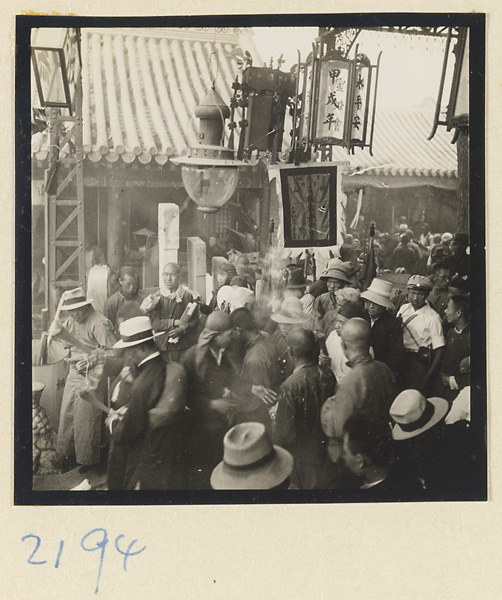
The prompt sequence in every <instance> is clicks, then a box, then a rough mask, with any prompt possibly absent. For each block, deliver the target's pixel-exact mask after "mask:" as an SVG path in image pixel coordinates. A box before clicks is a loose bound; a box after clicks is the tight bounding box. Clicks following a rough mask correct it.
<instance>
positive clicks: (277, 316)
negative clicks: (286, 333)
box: [270, 313, 310, 325]
mask: <svg viewBox="0 0 502 600" xmlns="http://www.w3.org/2000/svg"><path fill="white" fill-rule="evenodd" d="M309 318H310V317H309V316H308V315H305V316H304V317H287V316H286V315H281V313H273V314H272V315H270V319H271V320H272V321H275V322H276V323H289V324H292V325H293V324H298V325H299V324H300V323H306V322H307V321H308V320H309Z"/></svg>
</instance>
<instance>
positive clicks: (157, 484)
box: [106, 316, 187, 490]
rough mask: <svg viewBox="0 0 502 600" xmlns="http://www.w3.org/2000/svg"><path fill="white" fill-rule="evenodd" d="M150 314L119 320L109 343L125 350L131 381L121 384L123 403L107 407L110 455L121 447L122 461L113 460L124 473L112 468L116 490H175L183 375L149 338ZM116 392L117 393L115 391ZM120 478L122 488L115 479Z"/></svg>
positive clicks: (151, 336)
mask: <svg viewBox="0 0 502 600" xmlns="http://www.w3.org/2000/svg"><path fill="white" fill-rule="evenodd" d="M158 335H162V332H158V333H156V334H154V333H153V331H152V324H151V322H150V319H149V318H148V317H145V316H141V317H133V318H132V319H128V320H127V321H124V322H123V323H121V325H120V340H119V341H118V342H117V343H116V344H115V345H114V348H119V349H124V350H125V355H126V360H127V361H128V363H129V364H130V365H131V371H132V375H133V379H132V382H131V383H130V385H129V386H128V387H127V388H126V390H127V391H126V397H125V399H123V402H121V404H123V406H122V408H121V409H119V410H114V409H112V410H111V411H110V414H109V415H108V417H107V419H106V423H107V426H108V428H109V430H110V434H111V438H112V448H111V453H110V456H113V455H114V450H118V452H116V453H115V454H117V455H120V454H121V452H120V448H122V449H124V448H125V449H126V452H125V454H126V456H127V459H126V464H125V465H124V464H122V462H123V461H118V465H119V467H121V468H122V469H123V471H124V472H123V476H122V478H121V477H117V473H111V472H110V471H111V470H112V469H113V468H114V463H113V461H110V464H109V478H108V480H109V482H110V481H111V480H113V481H115V489H130V490H132V489H146V490H156V489H180V488H182V487H184V485H183V483H184V482H183V480H182V478H181V476H180V467H181V465H180V462H181V454H182V441H183V440H182V437H183V434H184V428H183V425H184V413H185V400H186V391H187V378H186V373H185V370H184V369H183V367H182V366H181V365H179V364H177V363H174V362H171V363H169V364H166V363H165V361H164V360H163V359H162V357H161V355H160V352H159V350H158V349H157V346H156V345H155V342H154V338H155V337H157V336H158ZM119 395H120V392H119ZM121 479H122V488H120V487H119V488H117V482H120V480H121Z"/></svg>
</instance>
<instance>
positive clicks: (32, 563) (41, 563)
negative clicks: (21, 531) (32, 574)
mask: <svg viewBox="0 0 502 600" xmlns="http://www.w3.org/2000/svg"><path fill="white" fill-rule="evenodd" d="M28 538H35V539H36V540H37V543H36V545H35V549H34V550H33V552H32V553H31V554H30V557H29V558H28V560H27V562H28V563H29V564H30V565H45V563H46V562H47V561H46V560H39V561H34V560H32V559H33V557H34V556H35V554H36V553H37V550H38V549H39V547H40V538H39V537H38V535H34V534H33V533H29V534H28V535H25V536H24V537H22V538H21V541H22V542H24V541H25V540H27V539H28Z"/></svg>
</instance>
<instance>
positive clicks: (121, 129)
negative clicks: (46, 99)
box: [32, 28, 457, 178]
mask: <svg viewBox="0 0 502 600" xmlns="http://www.w3.org/2000/svg"><path fill="white" fill-rule="evenodd" d="M246 50H247V51H248V52H250V54H251V56H252V58H253V60H254V63H253V64H255V65H261V64H262V61H261V59H260V57H259V54H258V52H257V50H256V48H255V46H254V43H253V39H252V35H251V34H250V33H249V31H248V30H246V29H243V28H241V29H239V30H235V29H233V28H228V30H226V31H223V30H222V28H220V30H218V31H216V30H215V29H206V30H197V29H195V28H185V29H183V28H177V29H145V30H141V29H133V30H125V29H122V30H117V29H108V30H103V29H94V30H90V29H88V30H85V29H84V30H82V59H83V67H82V87H83V141H84V154H85V156H86V157H88V158H89V159H90V160H91V161H94V162H98V161H103V160H104V161H109V162H111V163H113V162H115V161H117V160H119V159H120V160H123V161H125V162H127V163H130V162H133V161H135V160H137V161H140V162H142V163H148V162H150V161H152V160H154V161H156V162H157V163H159V164H165V163H166V162H167V160H168V158H169V157H170V156H172V155H179V154H181V153H182V152H183V151H184V150H185V149H186V148H187V147H188V146H192V145H196V144H197V136H196V130H195V127H196V125H197V120H196V119H195V118H194V115H193V110H194V108H195V106H196V105H197V103H198V102H199V101H200V100H201V99H202V98H203V97H204V96H205V95H206V94H207V92H208V91H209V90H210V88H211V85H212V75H213V76H214V75H216V74H217V76H216V78H215V79H216V91H217V92H218V93H219V95H220V96H221V97H222V98H223V100H224V101H225V102H226V103H227V104H229V102H230V93H231V91H232V82H233V81H234V79H235V76H236V74H237V73H238V67H239V62H242V57H243V52H244V51H246ZM433 114H434V101H433V100H432V99H430V100H429V101H426V102H424V103H423V104H422V105H421V106H419V107H416V108H411V109H402V110H388V109H387V110H386V109H383V108H380V107H377V114H376V120H375V135H374V144H373V156H370V154H369V152H368V150H364V151H362V150H361V149H359V148H356V150H355V154H353V155H352V154H350V155H347V153H346V151H345V149H344V148H341V147H334V148H333V160H349V161H350V167H349V168H348V175H349V176H350V175H351V174H354V175H355V174H357V173H361V172H364V173H365V174H366V175H369V176H371V175H384V176H415V177H416V176H418V177H441V178H445V177H446V178H452V177H456V175H457V158H456V147H455V145H454V144H451V140H452V137H453V133H452V132H450V133H448V132H447V131H446V129H445V128H444V127H439V128H438V130H437V132H436V135H435V136H434V138H433V139H432V140H431V141H428V140H427V137H428V135H429V133H430V131H431V128H432V122H433ZM235 120H236V121H237V122H238V121H239V120H240V117H239V114H236V115H235ZM238 129H239V128H237V129H235V132H236V133H237V132H238ZM290 129H291V126H290V125H289V124H288V123H286V125H285V135H284V142H285V144H287V143H288V142H289V135H288V132H289V131H290ZM225 135H226V137H227V139H228V135H229V129H228V127H227V128H226V134H225ZM32 152H33V155H34V157H35V158H36V159H38V160H40V161H44V160H45V159H46V158H47V155H48V152H47V134H46V133H37V134H35V135H34V136H33V137H32ZM63 152H64V149H63Z"/></svg>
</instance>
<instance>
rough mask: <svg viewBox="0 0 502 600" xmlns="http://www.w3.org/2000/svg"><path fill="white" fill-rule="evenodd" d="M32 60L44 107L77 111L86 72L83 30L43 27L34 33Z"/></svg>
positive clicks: (71, 113)
mask: <svg viewBox="0 0 502 600" xmlns="http://www.w3.org/2000/svg"><path fill="white" fill-rule="evenodd" d="M31 60H32V65H33V72H34V75H35V82H36V85H37V91H38V96H39V99H40V104H41V105H42V106H43V107H45V108H60V109H66V110H68V111H69V114H70V116H71V115H73V113H74V112H75V94H76V89H77V82H78V81H79V78H80V73H81V70H82V57H81V50H80V35H79V30H78V29H75V28H42V29H38V30H36V32H34V38H33V42H32V46H31Z"/></svg>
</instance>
